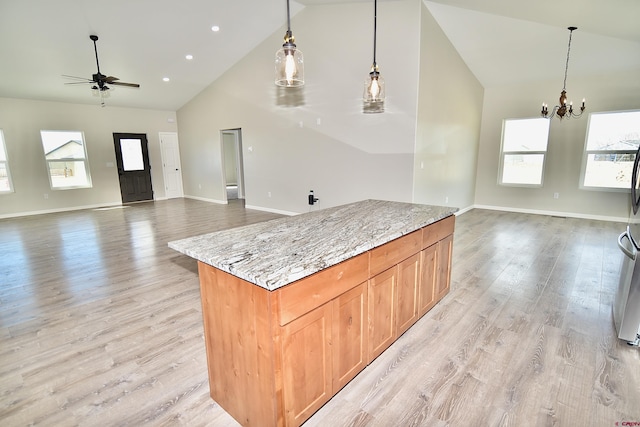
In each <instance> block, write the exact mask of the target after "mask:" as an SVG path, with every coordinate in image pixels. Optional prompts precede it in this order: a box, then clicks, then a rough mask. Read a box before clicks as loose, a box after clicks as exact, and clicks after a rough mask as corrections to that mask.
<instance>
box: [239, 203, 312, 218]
mask: <svg viewBox="0 0 640 427" xmlns="http://www.w3.org/2000/svg"><path fill="white" fill-rule="evenodd" d="M244 207H245V209H253V210H256V211H263V212H271V213H277V214H280V215H287V216H295V215H300V213H299V212H290V211H282V210H280V209H271V208H263V207H262V206H253V205H245V206H244Z"/></svg>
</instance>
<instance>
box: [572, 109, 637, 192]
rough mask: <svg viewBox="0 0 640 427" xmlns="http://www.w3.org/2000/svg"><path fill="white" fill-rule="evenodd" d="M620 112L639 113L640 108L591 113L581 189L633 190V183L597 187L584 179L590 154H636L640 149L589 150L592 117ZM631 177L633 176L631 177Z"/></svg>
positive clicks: (579, 183)
mask: <svg viewBox="0 0 640 427" xmlns="http://www.w3.org/2000/svg"><path fill="white" fill-rule="evenodd" d="M620 113H639V114H640V110H620V111H596V112H592V113H590V114H589V118H588V122H587V129H586V132H585V136H584V148H583V150H582V165H581V166H580V181H579V182H578V185H579V188H580V189H581V190H587V191H603V192H610V193H630V192H631V183H629V186H628V187H626V188H624V187H622V188H621V187H596V186H592V185H585V184H584V181H585V178H586V175H587V162H588V159H589V155H590V154H632V155H635V154H636V152H637V151H638V149H637V148H634V149H632V150H588V149H587V145H588V143H589V130H590V129H591V118H592V117H593V116H597V115H605V114H620ZM629 179H631V177H630V178H629Z"/></svg>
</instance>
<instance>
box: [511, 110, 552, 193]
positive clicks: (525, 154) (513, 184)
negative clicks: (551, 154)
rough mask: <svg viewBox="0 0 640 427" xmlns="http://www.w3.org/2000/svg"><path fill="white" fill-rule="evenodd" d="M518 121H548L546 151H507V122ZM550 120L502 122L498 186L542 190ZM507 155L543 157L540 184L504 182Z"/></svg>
mask: <svg viewBox="0 0 640 427" xmlns="http://www.w3.org/2000/svg"><path fill="white" fill-rule="evenodd" d="M518 120H547V133H546V135H547V139H546V141H545V149H544V150H529V151H522V150H519V151H505V149H504V146H505V141H504V137H505V129H506V127H507V122H510V121H518ZM548 122H549V119H547V118H544V117H521V118H512V119H503V120H502V133H501V136H500V161H499V169H498V185H501V186H505V187H523V188H541V187H543V185H544V170H545V165H546V162H547V153H548V151H549V129H550V125H549V123H548ZM507 155H521V156H528V155H542V168H541V171H540V183H539V184H528V183H520V182H504V167H505V157H506V156H507Z"/></svg>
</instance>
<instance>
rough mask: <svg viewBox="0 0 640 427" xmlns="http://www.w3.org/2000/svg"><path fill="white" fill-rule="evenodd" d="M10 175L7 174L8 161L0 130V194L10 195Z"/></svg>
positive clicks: (11, 188) (11, 187)
mask: <svg viewBox="0 0 640 427" xmlns="http://www.w3.org/2000/svg"><path fill="white" fill-rule="evenodd" d="M12 191H13V186H12V185H11V174H10V173H9V161H8V159H7V149H6V147H5V146H4V135H3V133H2V129H0V193H11V192H12Z"/></svg>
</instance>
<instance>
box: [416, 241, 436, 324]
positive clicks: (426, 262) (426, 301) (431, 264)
mask: <svg viewBox="0 0 640 427" xmlns="http://www.w3.org/2000/svg"><path fill="white" fill-rule="evenodd" d="M420 258H421V260H420V285H419V288H418V313H419V316H422V315H423V314H425V313H426V312H427V311H429V310H430V309H431V307H433V306H434V305H435V304H436V287H437V280H438V263H437V260H438V244H437V243H434V244H433V245H431V246H429V247H428V248H426V249H423V250H422V252H421V253H420Z"/></svg>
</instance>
